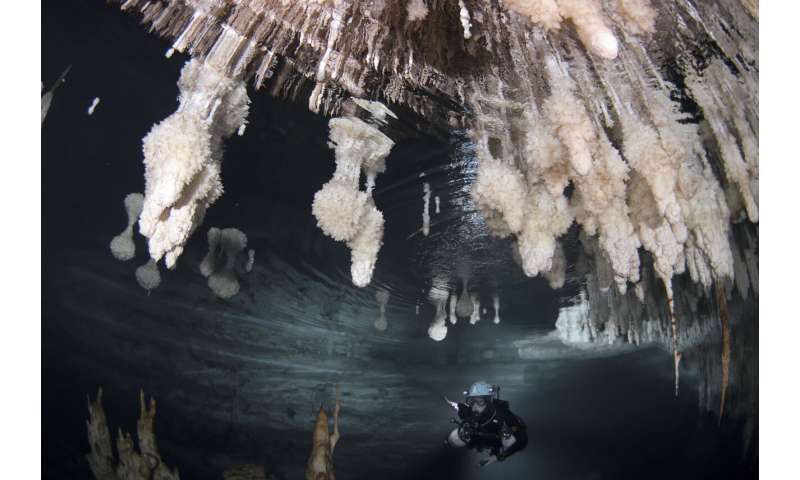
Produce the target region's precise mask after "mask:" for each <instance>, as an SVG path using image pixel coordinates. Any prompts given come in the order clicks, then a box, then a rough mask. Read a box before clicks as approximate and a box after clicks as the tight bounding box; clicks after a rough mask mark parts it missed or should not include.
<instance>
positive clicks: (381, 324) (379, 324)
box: [374, 289, 389, 332]
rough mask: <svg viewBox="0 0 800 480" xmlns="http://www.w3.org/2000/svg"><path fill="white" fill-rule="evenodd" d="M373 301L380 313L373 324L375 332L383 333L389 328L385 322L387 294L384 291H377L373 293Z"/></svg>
mask: <svg viewBox="0 0 800 480" xmlns="http://www.w3.org/2000/svg"><path fill="white" fill-rule="evenodd" d="M375 300H376V301H377V302H378V308H379V312H380V313H379V314H378V318H377V319H376V320H375V323H374V326H375V330H377V331H379V332H385V331H386V328H387V327H388V326H389V323H388V322H387V321H386V305H387V304H388V303H389V292H388V291H386V290H384V289H380V290H378V291H377V292H375Z"/></svg>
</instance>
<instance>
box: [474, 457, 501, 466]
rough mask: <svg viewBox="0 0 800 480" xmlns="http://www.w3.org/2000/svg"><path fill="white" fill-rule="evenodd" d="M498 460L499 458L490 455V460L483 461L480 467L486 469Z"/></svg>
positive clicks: (479, 464)
mask: <svg viewBox="0 0 800 480" xmlns="http://www.w3.org/2000/svg"><path fill="white" fill-rule="evenodd" d="M498 460H499V458H497V457H496V456H494V455H490V456H489V458H487V459H486V460H481V461H480V462H478V466H480V467H485V466H486V465H491V464H492V463H494V462H496V461H498Z"/></svg>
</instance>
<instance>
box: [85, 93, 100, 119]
mask: <svg viewBox="0 0 800 480" xmlns="http://www.w3.org/2000/svg"><path fill="white" fill-rule="evenodd" d="M99 103H100V97H94V100H92V104H91V105H89V108H88V109H87V110H86V113H87V114H88V115H92V114H93V113H94V109H95V108H97V105H98V104H99Z"/></svg>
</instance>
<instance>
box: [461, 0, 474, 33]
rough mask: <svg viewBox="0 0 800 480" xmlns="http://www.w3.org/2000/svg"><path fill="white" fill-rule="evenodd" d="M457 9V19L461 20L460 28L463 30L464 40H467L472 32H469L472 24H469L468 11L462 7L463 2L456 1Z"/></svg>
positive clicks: (464, 6) (462, 0)
mask: <svg viewBox="0 0 800 480" xmlns="http://www.w3.org/2000/svg"><path fill="white" fill-rule="evenodd" d="M458 8H459V12H458V17H459V19H460V20H461V28H462V29H463V30H464V39H465V40H469V39H470V38H471V37H472V32H470V28H472V22H470V18H469V10H467V6H466V5H464V0H458Z"/></svg>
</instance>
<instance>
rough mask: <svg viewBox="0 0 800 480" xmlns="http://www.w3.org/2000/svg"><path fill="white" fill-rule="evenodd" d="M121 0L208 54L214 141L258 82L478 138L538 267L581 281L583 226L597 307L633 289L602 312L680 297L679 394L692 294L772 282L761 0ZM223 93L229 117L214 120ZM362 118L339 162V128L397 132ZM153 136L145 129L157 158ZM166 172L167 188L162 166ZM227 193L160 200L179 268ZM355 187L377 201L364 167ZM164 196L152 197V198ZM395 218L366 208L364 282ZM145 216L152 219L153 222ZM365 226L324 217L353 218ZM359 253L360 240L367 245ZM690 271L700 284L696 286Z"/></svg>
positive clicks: (481, 157)
mask: <svg viewBox="0 0 800 480" xmlns="http://www.w3.org/2000/svg"><path fill="white" fill-rule="evenodd" d="M120 4H121V8H122V9H123V10H134V11H138V12H140V13H141V15H142V18H143V21H144V22H145V23H146V24H148V25H149V26H150V27H151V28H152V29H153V30H154V31H156V32H157V33H159V34H161V35H163V36H165V37H168V38H169V39H170V40H171V42H172V48H171V49H170V51H169V52H168V54H171V52H173V51H175V50H177V51H181V52H186V53H189V54H190V55H191V56H192V57H193V58H194V60H192V62H198V63H196V64H195V63H190V64H189V65H187V67H186V68H185V72H184V74H183V75H184V77H185V79H184V77H182V80H181V86H182V97H181V98H182V101H181V104H182V105H184V104H186V105H189V106H197V108H196V109H190V111H193V110H197V111H198V112H203V114H204V115H207V117H202V118H204V119H211V120H204V122H205V123H203V122H200V124H199V125H198V126H197V128H196V129H195V130H197V132H198V133H197V135H198V136H203V135H205V136H209V132H210V138H211V140H213V142H212V143H214V142H216V143H219V139H220V138H221V137H223V136H225V135H228V134H230V131H231V129H232V128H234V127H235V125H238V124H240V123H242V122H243V121H244V117H245V116H246V113H247V112H246V109H247V108H246V95H244V96H243V94H242V93H239V92H240V91H241V85H242V82H246V81H249V80H252V82H253V84H254V86H255V87H256V89H258V88H260V87H262V86H264V87H267V88H268V89H269V92H270V93H271V94H273V95H276V96H280V97H287V98H291V99H293V100H295V101H300V102H305V101H306V100H307V103H308V107H309V109H310V110H312V111H314V112H319V113H322V114H326V115H332V116H340V115H345V118H347V116H346V115H347V113H348V112H346V111H344V110H346V107H345V105H347V104H348V103H346V100H348V98H355V99H357V101H361V102H363V101H364V100H363V99H367V98H368V99H371V100H379V101H381V102H383V103H385V104H388V105H392V104H400V105H403V106H405V107H407V108H408V109H409V110H411V111H413V112H416V113H417V114H418V115H419V117H420V118H422V119H426V120H427V121H429V122H432V123H436V124H440V125H448V126H450V127H452V128H454V129H459V130H461V131H464V132H466V137H467V138H468V139H469V142H470V143H471V144H472V145H471V149H472V150H473V151H474V152H475V155H476V156H477V159H478V171H477V175H476V181H475V183H474V185H473V189H472V196H473V199H474V200H475V204H476V205H477V206H478V208H479V209H480V211H481V213H482V214H483V217H484V219H485V222H486V223H487V225H488V226H489V227H490V229H491V231H492V233H494V234H495V235H497V236H501V237H505V236H510V237H512V238H513V239H514V244H515V250H516V252H515V257H516V258H517V259H518V260H519V263H520V264H521V267H522V269H523V271H524V272H525V274H526V275H528V276H536V275H539V274H543V275H545V276H546V277H547V279H548V281H550V284H551V285H553V286H554V287H555V288H558V287H559V286H561V285H563V282H564V277H565V268H566V261H565V257H564V251H563V246H562V245H561V241H562V237H563V235H565V234H566V233H567V232H568V230H569V229H570V227H571V225H573V224H577V225H578V226H579V227H580V242H581V244H582V249H583V250H584V251H585V252H586V258H587V259H590V263H589V267H588V270H589V271H590V272H591V275H592V276H593V277H594V278H595V284H594V286H591V285H589V286H588V287H587V291H586V295H587V297H588V301H589V302H590V304H592V305H595V306H597V307H598V308H601V310H602V308H606V307H599V305H600V304H601V303H603V302H606V301H608V302H612V303H613V302H620V305H619V306H618V307H614V308H619V310H615V309H612V313H613V315H612V314H609V315H602V314H601V313H599V312H597V311H596V309H595V310H593V311H594V313H593V315H595V316H597V317H598V318H603V317H607V318H613V319H614V320H613V321H614V322H617V323H619V324H622V323H623V322H626V321H627V322H628V323H630V324H631V325H640V326H643V325H647V323H646V322H647V321H655V320H652V319H654V318H657V317H654V316H646V314H648V315H649V314H650V313H651V312H650V311H649V310H648V309H650V308H651V307H649V305H650V304H651V303H654V302H655V303H657V302H658V299H660V298H665V301H666V307H667V310H666V311H667V314H668V322H667V325H668V328H667V329H666V331H665V332H662V333H663V335H664V336H665V337H666V338H669V339H670V340H669V343H670V345H671V348H670V349H671V351H672V355H673V358H674V364H675V372H676V379H675V380H676V381H675V384H676V391H677V388H678V382H679V380H678V371H679V362H680V360H681V356H682V355H681V346H680V345H681V340H680V339H681V338H682V335H686V332H683V331H682V330H687V331H688V329H689V328H691V327H690V325H691V324H692V323H691V318H692V317H691V316H690V315H689V314H688V313H687V312H688V310H686V309H683V308H682V307H681V305H682V304H683V303H687V304H688V303H691V302H688V301H687V300H685V299H683V298H682V297H683V296H686V295H695V294H694V293H690V292H694V291H699V292H703V293H702V295H707V292H708V291H710V289H712V288H716V287H714V286H715V285H736V286H737V288H739V289H740V290H741V289H744V290H745V291H747V290H748V289H749V288H752V289H753V290H756V289H757V277H758V273H757V270H758V267H757V250H756V246H755V244H756V243H757V228H755V227H753V226H754V225H756V224H757V222H758V178H759V173H758V63H759V62H758V8H757V2H753V1H744V0H739V1H737V0H715V1H707V2H706V1H703V2H693V1H691V0H679V1H666V0H652V1H649V0H602V1H601V0H504V1H498V2H486V1H481V0H411V1H401V0H397V1H390V0H385V1H375V2H361V1H356V0H352V1H351V0H297V1H288V0H239V1H233V0H161V1H144V0H127V1H124V2H120ZM193 72H199V73H193ZM202 79H207V80H203V81H201V80H202ZM213 79H217V80H218V82H217V83H218V85H217V84H212V83H211V80H213ZM212 87H213V88H212ZM184 90H186V92H184ZM206 91H207V92H208V93H207V94H203V92H206ZM185 99H188V100H185ZM209 105H212V106H214V108H209V107H208V106H209ZM219 105H222V107H221V108H220V112H222V113H220V114H216V117H214V115H215V112H216V106H219ZM201 107H202V108H201ZM384 108H385V107H384ZM183 109H184V107H181V109H180V110H179V112H181V111H182V110H183ZM209 112H210V113H209ZM225 112H228V113H225ZM176 115H178V114H177V113H176ZM182 116H185V115H184V114H181V115H178V117H181V118H182ZM217 117H218V118H217ZM215 118H216V119H215ZM356 120H357V119H349V120H339V121H338V122H334V121H332V125H331V135H332V136H331V139H332V144H333V145H334V147H335V148H336V149H337V155H336V157H337V171H338V166H339V163H340V161H341V159H349V153H348V152H349V151H348V148H347V147H346V146H344V147H343V146H342V145H343V144H342V142H340V141H339V140H337V138H334V137H335V136H336V135H335V134H336V132H337V131H338V130H342V131H345V130H346V131H348V132H351V133H353V134H352V135H349V136H348V135H341V137H342V138H343V139H346V141H347V142H352V141H353V138H356V137H357V138H361V139H362V140H363V141H364V143H365V145H366V146H367V147H369V145H370V142H369V141H368V140H370V138H372V137H374V138H377V139H382V137H381V136H380V135H381V134H380V132H377V130H376V129H371V128H372V127H369V128H368V126H364V125H361V124H360V123H357V122H356ZM346 122H350V123H348V124H347V125H345V123H346ZM165 123H167V122H165ZM173 123H174V122H173ZM354 123H355V124H357V126H358V127H359V128H353V124H354ZM209 125H210V126H209ZM339 127H341V128H339ZM344 127H347V128H344ZM160 128H161V129H162V130H163V129H164V128H165V127H160ZM337 129H338V130H337ZM373 130H374V131H373ZM359 132H361V133H359ZM363 132H368V133H369V135H367V134H365V133H363ZM156 133H157V132H156V130H154V133H153V134H151V135H154V136H155V134H156ZM356 133H357V135H356ZM201 134H202V135H201ZM203 138H205V137H203ZM154 143H155V142H154V141H153V140H151V141H150V142H149V143H148V141H146V142H145V153H146V154H147V153H148V145H149V144H154ZM371 144H374V145H375V151H366V150H364V149H361V148H358V149H357V150H358V151H359V155H357V158H359V159H360V158H370V157H371V156H374V157H376V158H379V159H380V160H382V159H383V157H385V155H386V153H387V152H388V148H389V147H387V145H390V141H388V139H385V140H383V141H380V142H377V141H372V142H371ZM151 150H152V148H151ZM211 150H212V154H211V155H210V156H208V158H209V161H208V164H207V166H206V167H203V166H202V165H199V166H198V167H197V168H196V169H195V171H194V172H190V173H193V174H195V175H196V174H197V172H200V173H203V172H205V171H206V170H202V168H208V169H211V170H213V171H212V172H211V173H212V174H213V175H210V176H211V178H212V179H216V178H217V176H216V172H217V170H218V166H219V158H218V157H217V156H215V155H214V154H213V152H214V151H216V150H217V149H211ZM340 150H341V152H340ZM361 150H364V151H361ZM367 150H369V149H367ZM155 153H156V154H157V153H158V152H155ZM201 153H202V152H201ZM156 156H157V155H156ZM151 157H152V156H151ZM148 158H149V157H148ZM354 158H356V157H354ZM148 162H149V163H148ZM346 163H347V164H348V165H350V164H352V163H353V162H352V161H350V162H346ZM356 163H357V162H356ZM377 163H378V164H380V165H381V166H382V165H383V164H382V162H380V161H379V162H377ZM146 164H147V165H148V168H150V167H151V164H152V165H153V167H152V171H153V172H154V174H155V173H157V172H156V170H155V166H154V165H156V163H155V162H154V161H150V160H148V159H147V158H146ZM201 167H202V168H201ZM350 170H352V171H348V172H349V174H350V175H351V176H353V177H354V178H355V176H357V175H359V172H358V169H357V168H355V167H354V168H352V169H350ZM149 171H150V170H148V172H149ZM148 175H150V174H148ZM186 178H187V179H191V178H192V176H191V175H187V176H186ZM373 178H374V175H373ZM151 183H153V185H156V183H154V182H151V181H150V176H149V177H148V185H150V184H151ZM350 183H353V182H350ZM148 188H149V187H148ZM220 188H221V187H220ZM218 190H219V188H214V189H212V190H211V191H210V192H206V191H205V190H202V191H201V192H200V193H201V194H202V195H197V202H196V203H198V205H199V206H198V207H197V214H196V215H194V214H193V215H191V216H186V215H182V214H181V212H182V210H181V208H179V207H180V205H178V206H174V205H170V204H169V202H165V201H161V202H160V203H158V207H159V208H158V209H152V210H153V211H154V212H157V213H159V214H160V215H161V216H162V217H153V218H163V215H164V212H165V211H177V212H178V213H179V214H181V215H178V217H177V220H176V222H177V223H175V228H170V229H167V230H165V231H168V233H171V234H170V235H162V236H161V237H158V236H157V232H154V233H153V235H156V236H157V238H159V241H158V242H157V243H159V246H158V248H157V249H156V250H154V249H153V243H154V241H153V238H151V253H153V254H154V258H158V257H160V256H161V255H164V254H165V255H166V258H167V263H168V264H170V262H173V263H174V258H175V256H176V255H179V254H180V251H181V249H182V245H183V244H182V243H181V242H185V239H186V237H187V236H188V235H189V234H190V233H191V232H192V231H193V229H194V228H195V227H196V223H197V222H198V221H201V220H202V213H204V211H205V208H207V206H208V205H210V203H211V202H213V200H214V199H215V198H216V196H217V194H218ZM180 191H181V190H180V189H176V188H166V187H165V190H164V192H166V193H179V192H180ZM164 192H162V193H164ZM348 192H349V194H350V196H351V197H353V198H357V199H362V200H363V198H362V197H365V195H364V194H363V193H362V192H360V191H359V190H358V181H356V182H355V186H353V185H351V186H350V188H349V190H348ZM156 193H157V192H156ZM166 193H164V194H163V195H159V197H155V200H159V198H160V197H165V198H166V197H167V196H168V195H166ZM151 197H154V194H152V193H150V192H149V191H148V192H146V198H145V212H147V211H148V208H147V207H148V204H149V203H153V202H150V198H151ZM155 200H154V201H155ZM167 200H169V199H167ZM359 202H361V203H365V201H361V200H359ZM351 203H352V202H351ZM356 203H358V202H356ZM359 205H360V204H359ZM170 208H171V209H172V210H169V209H170ZM368 210H369V209H368ZM194 211H195V210H191V212H194ZM348 211H350V212H356V213H359V212H360V211H361V210H359V209H355V210H353V209H350V210H348ZM370 211H372V210H370ZM187 212H189V210H187ZM373 213H374V212H373ZM379 213H380V212H378V214H379ZM378 214H374V215H373V217H374V218H375V220H374V221H373V222H372V224H374V225H372V224H371V225H372V226H371V227H370V228H367V226H364V227H363V228H361V227H359V228H356V227H357V226H358V225H360V224H361V223H364V222H362V220H363V219H364V218H367V217H365V216H362V215H355V214H353V215H352V219H351V220H352V222H350V223H352V224H353V225H352V228H350V230H352V232H350V230H348V232H349V233H353V232H356V231H369V232H374V233H375V234H373V235H369V238H370V239H372V240H371V241H370V242H368V245H367V246H368V247H369V248H366V249H365V251H368V253H369V254H368V255H362V256H363V257H364V258H363V259H361V261H359V262H356V258H355V256H354V266H355V265H356V264H364V265H365V268H361V270H363V272H361V273H360V274H359V275H358V277H360V279H361V280H360V281H358V282H356V283H357V284H359V285H363V284H366V283H367V282H368V281H369V279H370V278H371V271H372V268H373V267H374V263H375V257H376V256H377V252H378V249H379V246H380V238H381V235H380V234H378V232H380V231H381V228H378V227H379V224H380V226H382V221H381V222H378V217H379V215H378ZM146 218H149V217H148V216H147V215H144V214H143V215H142V221H144V220H145V219H146ZM367 219H368V218H367ZM380 220H382V216H381V218H380ZM140 223H142V222H140ZM167 223H169V222H167ZM740 223H741V224H745V225H746V226H745V228H743V230H744V231H745V232H752V234H751V233H747V235H748V237H747V238H749V239H750V243H749V244H747V245H745V246H743V245H742V244H743V243H747V242H746V241H745V240H741V241H738V240H734V237H735V236H736V235H735V234H734V232H733V230H734V229H732V227H731V225H732V224H740ZM347 225H349V224H346V223H342V224H341V225H338V224H337V225H330V226H327V227H326V226H323V229H324V230H325V231H326V232H328V231H329V230H330V231H331V232H334V231H336V230H337V228H340V227H341V228H344V227H347ZM143 226H144V227H148V225H143ZM158 226H159V225H156V226H151V229H156V227H158ZM167 226H170V225H169V224H168V225H167ZM143 230H144V232H145V234H146V235H150V233H149V232H148V228H144V229H143ZM426 233H427V230H426ZM334 238H336V237H334ZM341 239H343V240H345V241H351V239H350V237H348V236H342V238H341ZM737 241H738V242H739V244H737ZM351 248H352V249H353V252H354V254H355V252H356V251H357V250H358V249H356V248H354V247H353V245H351ZM643 259H645V260H643ZM355 278H356V275H355V274H354V279H355ZM678 278H681V279H684V280H681V282H685V283H686V284H687V285H689V284H693V285H696V286H697V287H687V288H685V289H683V291H682V292H678V291H676V288H675V282H676V281H677V280H676V279H678ZM589 283H590V284H591V282H589ZM744 284H749V287H747V288H745V287H744V286H743V285H744ZM611 287H613V289H612V288H611ZM609 290H613V293H609ZM441 296H442V295H438V294H437V295H433V296H432V297H431V298H432V302H434V303H435V304H436V305H437V317H436V320H435V322H434V323H435V328H434V327H432V329H433V330H435V331H436V332H438V333H437V334H436V335H432V337H436V338H440V337H441V338H443V335H444V332H445V331H446V326H445V324H444V310H445V309H444V301H445V300H442V299H441V298H440V297H441ZM609 297H611V298H609ZM621 299H631V300H636V302H638V303H635V302H633V301H628V300H621ZM440 304H441V305H440ZM625 317H630V318H631V319H633V318H636V319H637V320H635V321H634V320H624V318H625ZM648 319H651V320H648ZM612 330H613V329H612ZM640 330H641V329H640ZM660 331H661V330H659V332H660ZM626 334H629V335H631V336H633V337H634V338H635V337H636V336H637V335H642V332H641V331H637V330H636V328H631V329H628V330H627V331H626ZM726 355H727V356H728V357H729V356H730V352H728V354H726Z"/></svg>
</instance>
